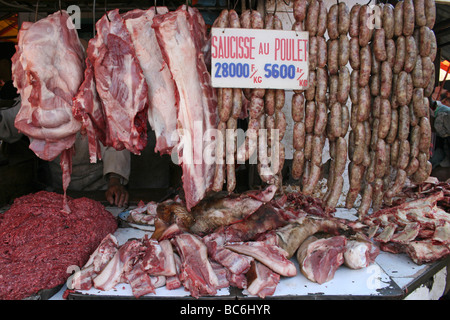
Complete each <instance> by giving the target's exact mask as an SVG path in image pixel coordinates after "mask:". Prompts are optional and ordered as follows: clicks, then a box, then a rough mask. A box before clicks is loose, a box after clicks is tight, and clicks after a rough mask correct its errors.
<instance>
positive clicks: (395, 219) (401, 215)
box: [364, 190, 450, 264]
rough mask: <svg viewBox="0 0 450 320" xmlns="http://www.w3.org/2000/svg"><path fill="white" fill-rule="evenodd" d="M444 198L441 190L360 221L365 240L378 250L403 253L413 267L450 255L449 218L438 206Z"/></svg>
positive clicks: (449, 215) (378, 212)
mask: <svg viewBox="0 0 450 320" xmlns="http://www.w3.org/2000/svg"><path fill="white" fill-rule="evenodd" d="M445 198H448V195H447V196H446V195H445V193H444V191H442V190H441V191H438V192H435V193H432V194H430V195H428V196H427V197H426V198H421V199H417V200H412V201H409V202H404V203H402V204H400V205H398V206H394V207H391V208H385V209H381V210H379V211H377V212H376V213H374V214H372V215H370V216H367V217H366V218H365V219H364V223H365V224H366V225H368V226H369V229H368V231H367V233H368V236H369V237H370V238H372V237H373V239H374V240H375V241H377V242H378V243H379V244H380V248H381V250H383V251H388V252H393V253H400V252H406V253H407V254H408V255H409V256H410V257H411V259H412V260H413V261H414V262H415V263H416V264H423V263H427V262H432V261H436V260H438V259H441V258H443V257H445V256H447V255H449V254H450V214H448V213H447V212H446V211H444V210H443V209H441V208H440V207H439V205H438V204H439V203H441V202H445V201H444V199H445Z"/></svg>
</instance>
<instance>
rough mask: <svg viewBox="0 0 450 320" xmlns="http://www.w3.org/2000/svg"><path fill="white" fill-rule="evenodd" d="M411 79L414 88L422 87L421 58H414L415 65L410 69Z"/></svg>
mask: <svg viewBox="0 0 450 320" xmlns="http://www.w3.org/2000/svg"><path fill="white" fill-rule="evenodd" d="M412 81H413V85H414V87H416V88H423V68H422V59H417V60H416V65H415V66H414V69H413V71H412Z"/></svg>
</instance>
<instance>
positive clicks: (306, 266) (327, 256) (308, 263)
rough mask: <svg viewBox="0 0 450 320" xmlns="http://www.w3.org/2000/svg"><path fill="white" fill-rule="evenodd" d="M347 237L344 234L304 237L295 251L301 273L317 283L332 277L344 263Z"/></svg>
mask: <svg viewBox="0 0 450 320" xmlns="http://www.w3.org/2000/svg"><path fill="white" fill-rule="evenodd" d="M346 244H347V239H346V238H345V237H344V236H335V237H331V238H324V239H317V238H316V237H315V236H311V237H309V238H308V239H306V240H305V241H304V242H303V243H302V245H301V246H300V248H298V251H297V260H298V263H299V265H300V270H301V272H302V273H303V275H304V276H305V277H306V278H308V279H309V280H311V281H313V282H317V283H318V284H322V283H325V282H327V281H330V280H332V279H333V277H334V274H335V272H336V270H337V269H338V268H339V266H341V265H342V264H343V263H344V252H345V248H346Z"/></svg>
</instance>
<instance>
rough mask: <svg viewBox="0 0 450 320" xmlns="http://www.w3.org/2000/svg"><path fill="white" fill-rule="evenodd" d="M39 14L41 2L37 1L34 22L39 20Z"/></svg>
mask: <svg viewBox="0 0 450 320" xmlns="http://www.w3.org/2000/svg"><path fill="white" fill-rule="evenodd" d="M38 12H39V0H37V1H36V12H35V14H34V22H36V21H37V18H38Z"/></svg>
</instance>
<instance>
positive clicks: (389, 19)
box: [383, 3, 395, 40]
mask: <svg viewBox="0 0 450 320" xmlns="http://www.w3.org/2000/svg"><path fill="white" fill-rule="evenodd" d="M394 25H395V22H394V6H393V5H392V4H390V3H385V4H384V6H383V29H384V31H385V35H386V40H387V39H392V38H393V37H394Z"/></svg>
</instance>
